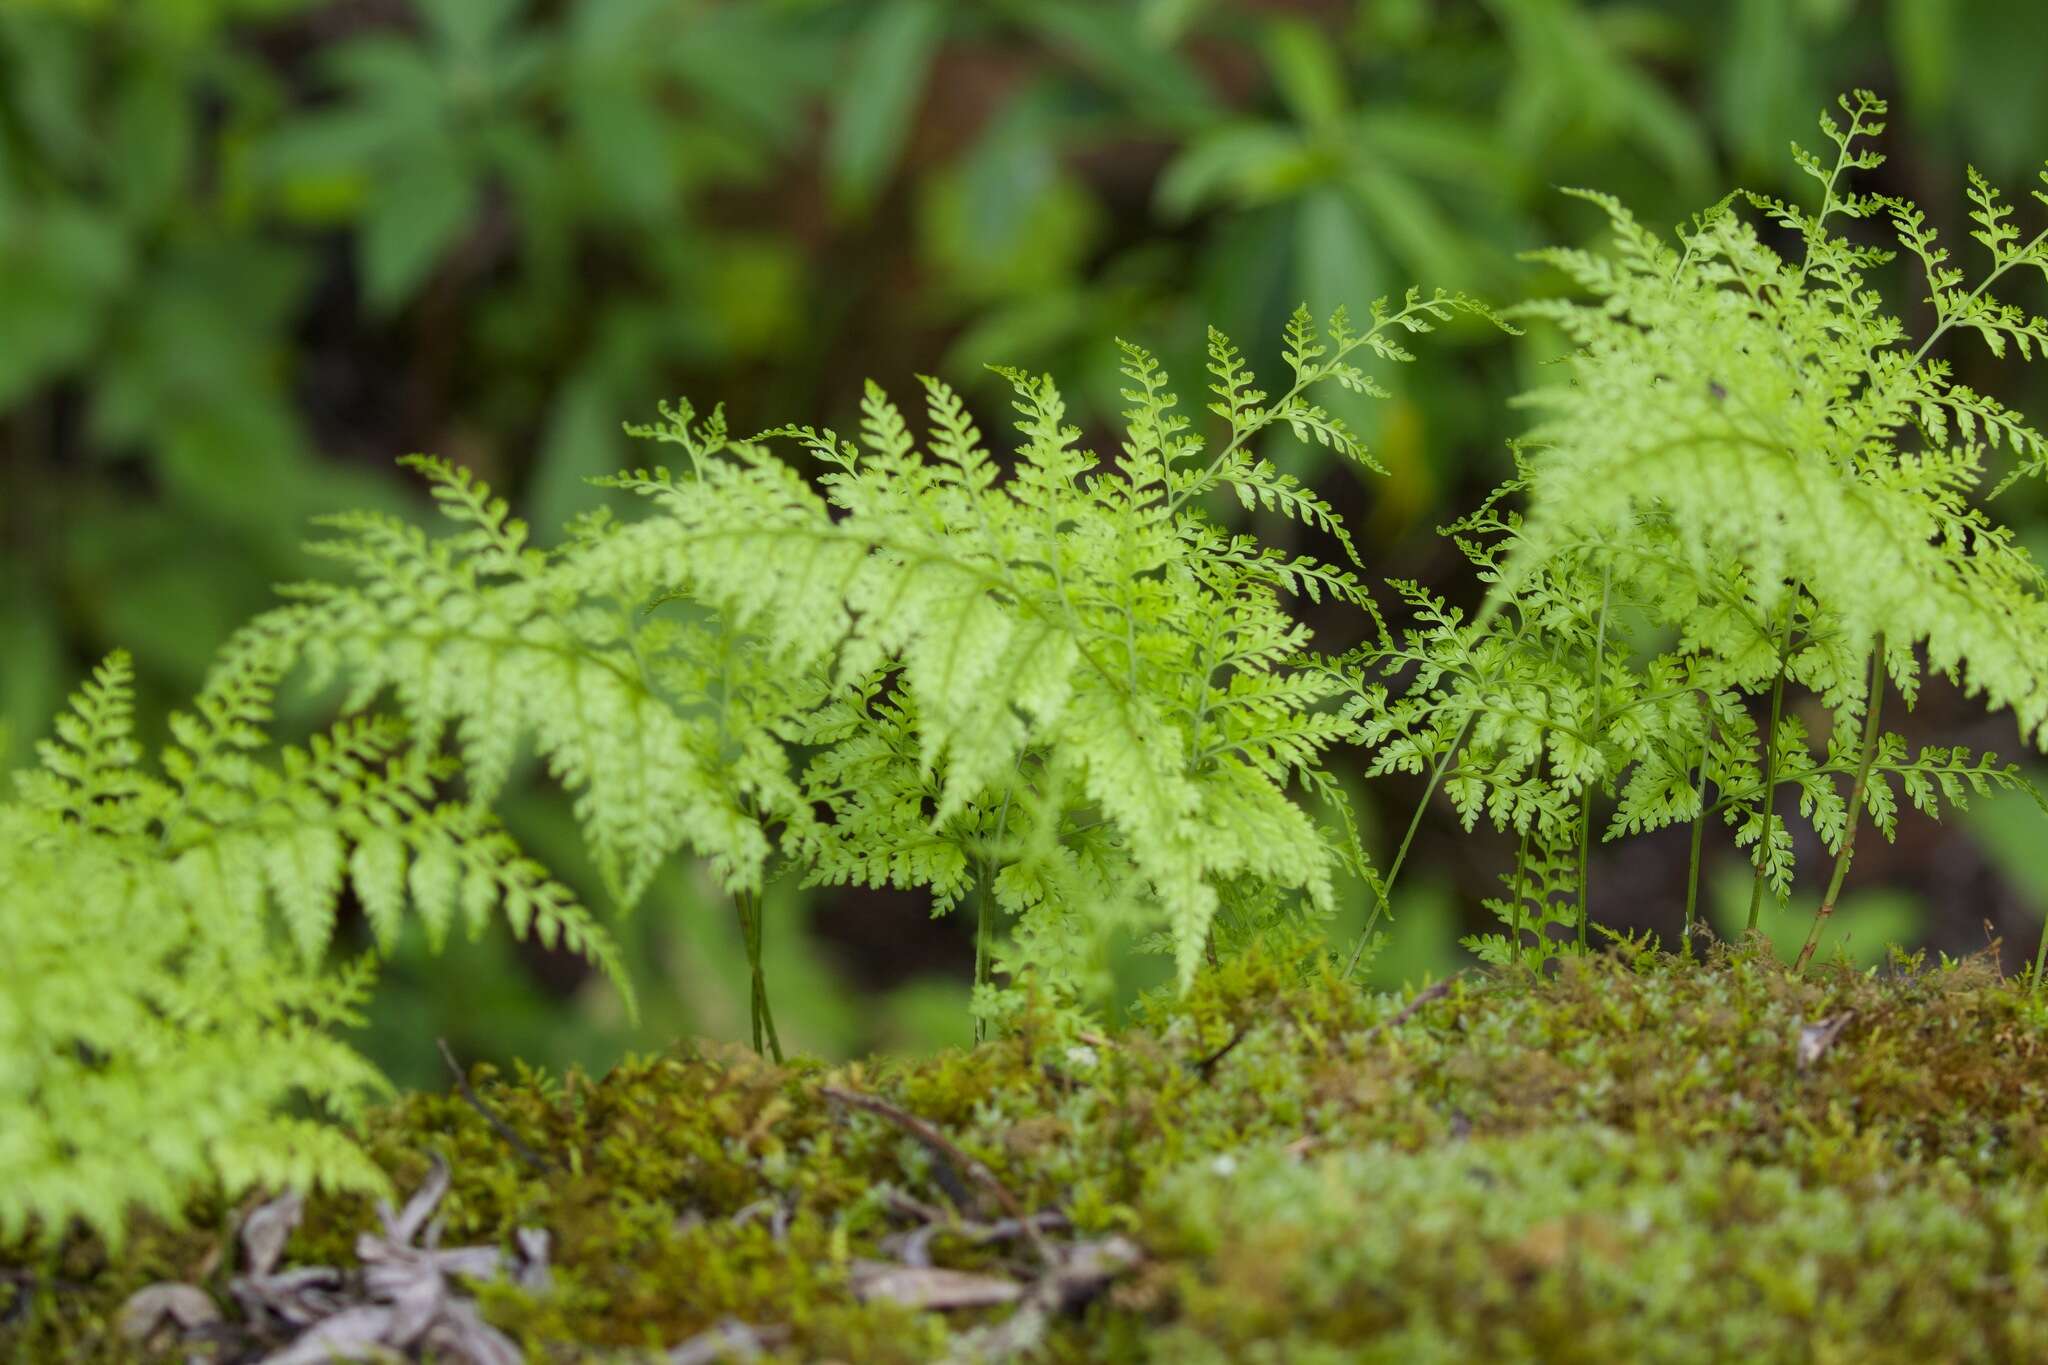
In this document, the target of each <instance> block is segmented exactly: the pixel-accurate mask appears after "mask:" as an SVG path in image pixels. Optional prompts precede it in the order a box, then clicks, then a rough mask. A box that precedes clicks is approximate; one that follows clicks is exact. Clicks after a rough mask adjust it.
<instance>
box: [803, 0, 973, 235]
mask: <svg viewBox="0 0 2048 1365" xmlns="http://www.w3.org/2000/svg"><path fill="white" fill-rule="evenodd" d="M944 28H945V12H944V10H943V9H942V8H941V7H940V6H939V4H938V3H937V0H887V3H885V4H882V5H880V6H878V7H877V8H876V9H874V10H873V11H872V13H871V14H870V15H869V17H868V19H867V22H866V23H864V24H863V25H862V26H861V31H860V36H859V38H858V39H857V40H856V41H855V44H854V50H853V57H852V63H851V65H850V66H849V67H848V69H847V72H846V74H845V76H844V77H842V78H841V81H840V87H839V98H838V100H837V102H836V106H835V108H834V110H833V119H832V126H831V132H830V133H829V135H828V136H827V139H826V144H825V164H826V167H827V169H828V171H829V172H830V175H831V180H832V197H833V202H834V203H836V204H837V205H838V206H839V207H840V209H842V210H845V211H858V210H861V209H865V208H866V207H867V206H868V205H869V204H871V203H873V202H874V199H875V196H876V194H877V193H879V192H880V190H881V187H882V182H883V180H885V179H886V178H887V177H888V175H889V172H890V171H891V170H892V169H894V167H895V164H896V158H897V155H898V153H900V152H901V151H902V148H903V138H904V134H905V132H906V131H908V129H909V126H910V114H911V111H912V110H913V109H915V108H916V107H917V101H918V99H919V97H920V96H922V95H923V93H924V85H925V73H926V71H927V70H928V69H929V68H930V66H931V60H932V55H933V53H935V52H936V51H937V50H938V45H939V39H940V37H941V36H942V35H943V33H944Z"/></svg>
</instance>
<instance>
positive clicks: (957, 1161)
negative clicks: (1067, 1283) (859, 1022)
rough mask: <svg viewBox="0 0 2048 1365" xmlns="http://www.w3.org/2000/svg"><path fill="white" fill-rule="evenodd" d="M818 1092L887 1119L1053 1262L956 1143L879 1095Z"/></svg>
mask: <svg viewBox="0 0 2048 1365" xmlns="http://www.w3.org/2000/svg"><path fill="white" fill-rule="evenodd" d="M818 1093H819V1094H821V1095H823V1096H824V1097H825V1098H826V1099H828V1100H834V1101H837V1102H838V1103H840V1104H843V1105H845V1106H847V1107H848V1108H850V1109H864V1110H866V1111H867V1112H868V1113H870V1114H873V1115H875V1116H877V1117H878V1118H883V1119H887V1120H888V1121H889V1122H890V1123H893V1124H895V1125H896V1126H897V1127H898V1128H901V1129H902V1130H903V1131H904V1132H906V1133H908V1134H910V1136H911V1137H912V1138H914V1139H916V1140H917V1142H918V1144H919V1145H920V1146H922V1147H923V1148H924V1149H925V1150H926V1151H928V1152H930V1153H931V1154H932V1155H933V1156H935V1157H937V1158H938V1159H939V1160H940V1161H941V1162H943V1163H945V1164H946V1165H948V1166H950V1167H952V1168H953V1170H954V1171H956V1172H958V1173H959V1174H961V1175H962V1176H965V1177H966V1178H967V1179H970V1180H972V1181H973V1182H974V1183H975V1184H977V1185H979V1186H981V1187H982V1189H984V1190H986V1191H988V1193H989V1195H990V1196H991V1197H992V1198H993V1199H994V1200H995V1201H996V1203H997V1204H998V1205H1000V1206H1001V1208H1002V1210H1003V1212H1004V1213H1006V1214H1008V1215H1009V1216H1010V1217H1012V1218H1014V1219H1016V1220H1017V1221H1018V1222H1019V1223H1021V1224H1023V1225H1024V1228H1025V1232H1026V1235H1027V1236H1029V1238H1030V1239H1031V1245H1032V1249H1033V1250H1035V1251H1036V1252H1037V1253H1038V1254H1039V1256H1040V1257H1041V1258H1043V1259H1044V1261H1045V1263H1046V1264H1047V1265H1052V1264H1055V1263H1056V1258H1055V1257H1054V1255H1053V1251H1052V1248H1051V1247H1049V1246H1047V1245H1046V1243H1045V1238H1044V1236H1043V1234H1041V1233H1040V1232H1039V1230H1038V1226H1037V1224H1036V1223H1035V1222H1033V1221H1032V1220H1031V1218H1030V1216H1029V1215H1028V1214H1026V1213H1025V1212H1024V1205H1023V1204H1021V1203H1019V1202H1018V1200H1017V1196H1016V1195H1014V1194H1011V1193H1010V1191H1009V1190H1008V1189H1006V1188H1005V1187H1004V1185H1003V1182H1002V1181H1000V1180H998V1179H996V1173H995V1172H994V1171H992V1170H990V1169H989V1168H988V1167H987V1166H986V1165H984V1164H983V1163H982V1162H981V1161H979V1160H977V1159H976V1158H974V1157H972V1156H969V1155H968V1154H967V1153H966V1152H964V1151H962V1150H961V1149H960V1147H959V1145H958V1144H957V1143H955V1142H954V1141H953V1140H952V1139H951V1138H949V1137H947V1136H946V1135H945V1134H944V1133H942V1132H940V1131H939V1130H938V1128H937V1127H935V1126H934V1125H933V1124H931V1123H930V1122H928V1121H926V1120H924V1119H921V1118H919V1117H918V1116H917V1115H915V1114H913V1113H911V1112H910V1111H908V1110H906V1109H899V1108H897V1107H896V1106H895V1105H893V1104H891V1103H889V1102H888V1101H887V1100H885V1099H882V1098H880V1097H879V1096H875V1095H869V1094H864V1093H862V1092H861V1091H858V1090H842V1089H840V1088H839V1087H838V1086H835V1085H821V1086H819V1087H818Z"/></svg>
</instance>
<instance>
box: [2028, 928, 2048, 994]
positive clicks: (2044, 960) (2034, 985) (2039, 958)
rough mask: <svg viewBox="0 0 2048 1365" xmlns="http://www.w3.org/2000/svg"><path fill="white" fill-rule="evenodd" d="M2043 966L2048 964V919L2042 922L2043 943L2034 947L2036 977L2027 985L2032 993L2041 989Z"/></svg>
mask: <svg viewBox="0 0 2048 1365" xmlns="http://www.w3.org/2000/svg"><path fill="white" fill-rule="evenodd" d="M2043 966H2048V921H2044V922H2043V923H2042V925H2041V943H2040V946H2039V947H2037V948H2035V949H2034V979H2033V981H2032V982H2030V983H2029V984H2028V986H2027V990H2028V991H2029V992H2031V993H2035V994H2038V993H2039V992H2040V990H2041V969H2042V967H2043Z"/></svg>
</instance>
